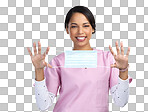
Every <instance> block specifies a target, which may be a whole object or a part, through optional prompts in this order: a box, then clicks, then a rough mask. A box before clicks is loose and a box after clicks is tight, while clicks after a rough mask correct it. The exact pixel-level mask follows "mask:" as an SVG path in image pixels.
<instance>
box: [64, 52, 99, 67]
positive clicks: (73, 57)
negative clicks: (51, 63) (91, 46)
mask: <svg viewBox="0 0 148 112" xmlns="http://www.w3.org/2000/svg"><path fill="white" fill-rule="evenodd" d="M64 68H97V51H96V50H73V51H65V65H64Z"/></svg>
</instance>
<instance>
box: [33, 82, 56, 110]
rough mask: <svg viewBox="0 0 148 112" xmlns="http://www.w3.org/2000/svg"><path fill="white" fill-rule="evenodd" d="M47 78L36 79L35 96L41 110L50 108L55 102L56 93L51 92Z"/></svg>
mask: <svg viewBox="0 0 148 112" xmlns="http://www.w3.org/2000/svg"><path fill="white" fill-rule="evenodd" d="M45 80H46V79H44V80H42V81H36V80H35V98H36V103H37V106H38V108H39V110H41V111H45V110H47V109H48V108H50V107H51V106H52V104H53V101H54V98H55V95H54V94H53V93H51V92H48V89H47V86H46V83H45Z"/></svg>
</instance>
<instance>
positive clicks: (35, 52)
mask: <svg viewBox="0 0 148 112" xmlns="http://www.w3.org/2000/svg"><path fill="white" fill-rule="evenodd" d="M33 49H34V55H36V54H37V50H36V43H35V42H34V43H33Z"/></svg>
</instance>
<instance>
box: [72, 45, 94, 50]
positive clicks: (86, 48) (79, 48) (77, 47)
mask: <svg viewBox="0 0 148 112" xmlns="http://www.w3.org/2000/svg"><path fill="white" fill-rule="evenodd" d="M73 50H93V48H91V46H90V44H88V45H86V46H76V45H74V48H73Z"/></svg>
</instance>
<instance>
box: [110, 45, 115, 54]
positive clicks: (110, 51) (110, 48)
mask: <svg viewBox="0 0 148 112" xmlns="http://www.w3.org/2000/svg"><path fill="white" fill-rule="evenodd" d="M109 50H110V52H111V53H112V55H113V56H115V53H114V51H113V50H112V48H111V46H110V45H109Z"/></svg>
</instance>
